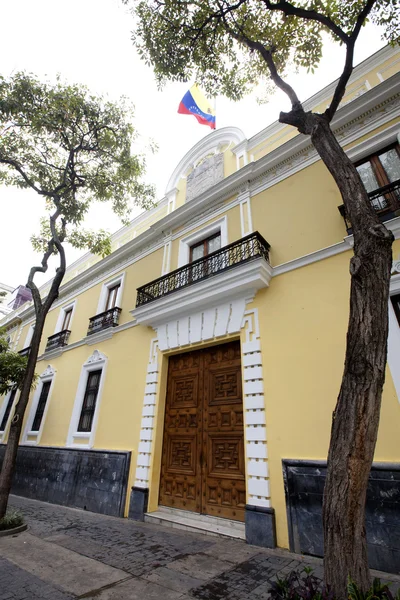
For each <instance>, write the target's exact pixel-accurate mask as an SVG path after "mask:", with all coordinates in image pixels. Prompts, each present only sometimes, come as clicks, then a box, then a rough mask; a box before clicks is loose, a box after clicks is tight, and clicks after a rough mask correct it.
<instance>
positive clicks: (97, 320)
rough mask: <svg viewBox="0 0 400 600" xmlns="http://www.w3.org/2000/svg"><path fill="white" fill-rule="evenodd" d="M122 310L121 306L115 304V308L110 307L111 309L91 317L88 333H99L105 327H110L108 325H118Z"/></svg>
mask: <svg viewBox="0 0 400 600" xmlns="http://www.w3.org/2000/svg"><path fill="white" fill-rule="evenodd" d="M121 310H122V309H121V308H118V307H117V306H115V307H114V308H110V310H106V311H105V312H102V313H100V314H98V315H95V316H94V317H90V319H89V328H88V332H87V334H88V335H91V334H92V333H97V332H98V331H102V330H103V329H108V327H116V326H117V325H118V319H119V315H120V313H121Z"/></svg>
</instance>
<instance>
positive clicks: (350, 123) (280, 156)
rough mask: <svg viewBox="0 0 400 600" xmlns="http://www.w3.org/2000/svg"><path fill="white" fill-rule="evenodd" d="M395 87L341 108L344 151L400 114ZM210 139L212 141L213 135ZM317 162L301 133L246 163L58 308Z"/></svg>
mask: <svg viewBox="0 0 400 600" xmlns="http://www.w3.org/2000/svg"><path fill="white" fill-rule="evenodd" d="M380 56H382V55H380ZM399 83H400V73H397V74H396V75H393V76H392V77H390V78H389V79H387V80H385V81H384V82H383V83H381V84H379V85H377V86H375V87H374V88H372V89H371V90H369V91H368V92H366V93H365V94H363V95H362V96H360V97H359V98H356V100H353V101H352V102H350V103H349V104H347V105H346V106H344V107H343V108H341V109H339V111H338V112H337V114H336V115H335V119H334V122H333V128H334V131H335V133H336V134H337V135H338V139H339V141H340V143H341V144H342V145H343V146H346V145H348V144H350V143H352V142H354V141H356V140H357V139H358V138H359V137H361V136H364V135H366V134H367V133H368V132H371V131H373V130H374V129H376V128H378V127H381V126H383V125H385V124H386V123H387V122H388V121H391V120H393V119H394V118H395V117H396V116H398V115H400V102H399V101H398V98H399V97H400V95H399V92H398V89H399ZM220 131H222V130H220ZM210 135H211V136H212V135H214V133H212V134H210ZM205 139H207V138H205ZM317 160H318V157H317V155H316V154H314V152H313V148H312V146H311V145H310V143H309V139H308V138H307V137H306V136H303V135H300V134H299V135H297V136H295V137H294V138H292V139H290V140H289V141H288V142H286V143H284V144H283V145H281V146H280V147H278V148H277V149H275V150H273V151H272V152H270V153H268V154H267V155H266V156H264V157H262V158H260V159H259V160H257V161H256V162H251V163H249V164H247V165H246V166H245V167H243V168H242V169H240V171H237V172H235V173H233V174H232V175H230V176H229V177H226V178H225V179H223V180H222V181H220V182H219V183H218V184H216V185H215V186H213V187H212V188H210V189H208V190H206V191H205V192H203V193H202V194H200V195H199V196H197V197H196V198H193V200H191V201H190V202H189V203H186V204H184V205H183V206H181V207H179V208H177V209H176V210H174V211H173V212H172V213H170V214H168V215H166V216H165V217H163V218H162V219H160V220H159V221H157V222H155V223H154V224H153V225H151V226H150V228H149V229H148V230H146V231H145V232H144V233H143V234H140V235H139V236H138V237H137V238H135V239H134V240H131V241H130V242H128V243H127V244H125V245H124V246H122V247H121V248H120V249H119V250H116V251H115V252H113V253H112V254H111V255H110V256H109V257H107V258H106V259H104V260H103V261H100V262H98V263H96V264H94V265H93V266H92V267H90V268H89V269H87V270H86V271H85V272H83V273H82V274H81V275H79V276H77V277H76V278H74V279H72V280H70V281H69V282H67V283H66V284H65V285H64V286H63V287H62V289H61V292H60V296H62V298H61V299H60V303H57V306H58V305H59V304H62V303H65V302H66V297H67V295H68V294H70V295H71V294H72V293H74V296H76V295H77V294H78V293H82V291H84V290H85V289H88V288H89V287H91V286H92V285H94V284H95V283H99V282H100V281H101V280H102V279H104V277H105V276H109V275H110V274H112V273H115V272H118V271H119V270H120V269H122V268H126V266H128V265H130V264H132V263H133V262H136V261H137V260H140V259H141V258H143V256H145V255H147V254H151V253H152V252H155V251H156V250H157V249H158V248H161V247H163V245H164V241H163V231H171V229H173V228H177V227H179V226H181V225H183V224H185V223H187V222H188V221H189V220H190V219H193V217H195V216H198V215H201V214H204V213H205V212H206V211H207V210H211V212H210V215H209V218H212V216H213V211H212V207H213V206H218V207H219V206H220V204H221V202H223V201H224V200H226V199H227V198H230V197H232V196H233V195H234V194H235V193H237V192H239V191H240V187H241V186H243V185H244V184H246V185H248V183H247V182H249V181H250V182H251V195H252V196H253V195H255V194H257V193H259V192H260V191H263V190H264V189H267V188H268V187H271V186H272V185H275V184H276V183H278V182H279V181H281V180H283V179H285V178H286V177H289V176H290V175H293V174H294V173H296V172H297V171H299V170H301V169H303V168H305V167H306V166H308V165H309V164H312V163H313V162H316V161H317ZM44 287H45V286H44ZM74 296H71V297H72V298H73V297H74ZM33 312H34V310H33V307H32V305H30V306H28V307H22V308H21V309H19V310H18V311H17V312H16V313H11V314H10V315H8V316H7V317H5V318H4V319H3V321H2V322H3V324H11V322H13V321H14V320H21V319H22V320H26V319H28V318H30V317H32V315H33Z"/></svg>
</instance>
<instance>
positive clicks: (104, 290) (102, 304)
mask: <svg viewBox="0 0 400 600" xmlns="http://www.w3.org/2000/svg"><path fill="white" fill-rule="evenodd" d="M124 283H125V271H124V272H123V273H120V275H118V276H117V277H113V278H112V279H109V280H108V281H105V282H104V283H103V285H102V286H101V292H100V298H99V302H98V304H97V312H96V315H99V314H101V313H102V312H104V311H105V310H106V302H107V295H108V290H109V289H110V288H112V287H114V286H115V285H118V284H119V290H118V292H117V298H116V301H115V306H116V307H119V308H121V306H122V294H123V291H124Z"/></svg>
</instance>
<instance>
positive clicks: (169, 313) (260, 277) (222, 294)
mask: <svg viewBox="0 0 400 600" xmlns="http://www.w3.org/2000/svg"><path fill="white" fill-rule="evenodd" d="M269 249H270V245H269V244H268V242H266V241H265V239H264V238H263V237H262V236H261V235H260V234H259V233H258V232H255V233H252V234H250V235H248V236H246V237H244V238H242V239H240V240H238V241H237V242H234V243H232V244H229V245H227V246H224V247H223V248H221V249H219V250H216V251H215V252H212V253H211V254H208V255H207V256H205V257H203V258H199V259H197V260H195V261H193V262H191V263H189V264H187V265H185V266H183V267H181V268H179V269H176V270H175V271H172V272H171V273H168V274H167V275H164V276H163V277H159V278H158V279H155V280H154V281H151V282H150V283H147V284H146V285H143V286H141V287H139V288H138V290H137V299H136V308H135V309H134V310H132V311H131V313H132V315H133V317H134V318H135V319H136V322H137V323H138V324H139V323H141V324H144V325H151V326H157V323H160V322H167V320H168V319H169V318H171V319H175V318H177V317H178V318H179V316H183V315H185V314H186V315H189V314H193V310H199V309H201V310H204V309H206V308H207V307H213V306H221V303H226V302H228V301H231V300H232V299H234V298H238V297H239V296H240V297H242V298H243V297H244V296H245V297H251V296H254V294H255V293H256V291H257V290H258V289H261V288H263V287H267V286H268V285H269V280H270V278H271V276H272V268H271V266H270V265H269V262H268V261H269Z"/></svg>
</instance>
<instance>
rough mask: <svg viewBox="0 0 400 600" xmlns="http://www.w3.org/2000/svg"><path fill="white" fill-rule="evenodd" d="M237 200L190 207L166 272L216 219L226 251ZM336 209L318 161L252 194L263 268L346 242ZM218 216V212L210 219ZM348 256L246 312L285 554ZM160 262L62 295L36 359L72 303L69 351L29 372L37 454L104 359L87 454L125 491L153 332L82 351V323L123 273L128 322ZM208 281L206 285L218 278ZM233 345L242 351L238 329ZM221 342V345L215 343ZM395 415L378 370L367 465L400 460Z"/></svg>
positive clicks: (316, 441)
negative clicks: (378, 400) (292, 478)
mask: <svg viewBox="0 0 400 600" xmlns="http://www.w3.org/2000/svg"><path fill="white" fill-rule="evenodd" d="M391 60H392V59H391ZM386 63H387V64H385V65H384V68H383V72H384V73H385V74H389V73H391V70H392V69H393V68H395V67H394V66H393V64H392V63H393V60H392V62H390V60H389V61H386ZM374 77H377V76H376V75H374ZM365 78H367V79H368V81H370V82H371V81H372V80H373V76H372V75H371V74H368V75H367V76H365ZM374 81H375V80H374ZM375 83H377V79H376V81H375ZM375 83H374V85H375ZM371 85H372V84H371ZM357 90H359V82H355V83H354V84H353V85H352V86H351V87H350V88H349V94H350V96H351V94H353V95H354V94H357ZM394 123H395V120H392V121H391V122H388V123H386V125H384V126H381V127H380V128H379V129H377V130H376V131H375V132H371V133H368V134H366V135H364V136H362V137H360V138H359V139H358V140H357V142H352V144H350V145H349V148H350V147H352V146H353V145H354V143H360V141H363V140H366V139H368V138H370V137H371V136H373V135H376V133H378V132H379V131H382V129H384V128H387V127H389V126H390V125H392V124H394ZM360 133H362V131H360ZM294 135H296V132H295V131H294V130H293V129H289V128H286V129H280V130H279V131H277V132H276V133H275V134H274V136H271V138H270V139H268V140H263V141H262V142H260V144H259V145H258V146H257V147H256V148H253V150H251V152H254V154H255V156H256V158H259V157H260V156H262V155H264V154H266V153H267V152H269V151H271V150H272V149H273V148H275V147H277V146H279V145H281V144H282V143H284V142H285V141H287V140H289V139H290V138H292V137H293V136H294ZM223 150H224V172H225V176H229V175H230V174H232V173H234V172H235V171H236V167H237V164H236V157H235V156H234V154H233V153H232V151H231V148H230V147H226V148H224V149H223ZM178 189H179V192H178V196H177V202H176V209H178V210H179V207H180V206H182V205H183V204H184V202H185V196H186V179H185V178H182V179H181V180H180V181H179V183H178ZM238 193H239V191H238V190H237V191H236V193H235V195H233V196H232V197H230V198H228V199H226V200H224V201H222V199H221V201H220V202H219V204H218V205H217V204H216V205H215V207H214V208H215V212H214V213H212V212H210V213H209V214H208V217H207V218H206V219H204V214H203V213H202V210H201V208H200V209H199V211H198V215H197V217H198V219H197V221H195V220H194V219H193V221H191V222H190V227H188V224H187V223H181V225H179V226H177V227H175V228H174V230H173V231H172V233H171V235H172V236H173V237H175V236H179V237H177V239H175V240H174V241H173V242H172V245H171V270H174V269H176V268H177V266H178V252H179V241H180V238H182V237H186V236H187V235H189V233H190V234H192V233H195V232H196V231H200V230H202V229H203V228H204V227H206V226H207V225H209V224H211V223H213V222H214V221H216V220H219V219H220V218H221V216H223V214H225V215H226V216H227V223H228V243H230V242H233V241H236V240H239V239H240V238H241V237H242V229H241V221H240V206H239V204H236V206H233V207H232V206H231V207H230V208H228V206H229V205H231V204H232V203H234V202H236V201H237V198H238ZM341 203H342V200H341V197H340V194H339V192H338V189H337V187H336V184H335V183H334V181H333V179H332V177H331V175H330V174H329V172H328V171H327V169H326V167H325V166H324V165H323V164H322V162H321V161H317V162H315V163H314V164H312V165H311V166H308V167H306V168H304V169H303V170H301V171H298V172H297V173H295V174H294V175H291V176H290V177H286V179H284V180H283V181H281V182H280V183H277V184H275V185H273V186H272V187H270V188H268V189H266V190H264V191H263V192H261V193H259V194H258V195H256V196H252V198H251V201H250V204H251V216H252V223H253V229H254V230H258V231H259V232H260V233H261V234H262V235H263V236H264V237H265V239H266V240H267V241H268V242H269V243H270V244H271V253H270V262H271V264H272V265H273V266H277V265H280V264H282V263H286V262H288V261H291V260H293V259H296V258H299V257H303V256H305V255H308V254H310V253H312V252H316V251H318V250H321V249H324V248H327V247H329V246H331V245H334V244H338V243H342V242H343V238H344V236H346V235H347V232H346V230H345V226H344V222H343V219H342V217H341V216H340V214H339V212H338V209H337V207H338V205H340V204H341ZM221 209H224V210H225V213H220V210H221ZM207 210H208V209H207ZM166 211H167V208H166V207H165V206H163V207H160V210H159V211H156V212H154V213H152V214H151V215H149V216H148V218H146V219H142V220H141V221H140V223H139V222H138V223H137V224H136V225H132V228H131V229H129V230H128V231H125V232H123V233H121V237H120V238H116V241H118V239H119V240H120V241H121V240H122V241H124V240H125V239H128V238H129V236H133V235H134V234H135V232H136V236H140V234H141V233H142V232H144V231H145V230H147V229H148V228H149V226H150V225H151V224H152V223H154V222H155V221H156V220H158V219H160V218H162V217H163V216H165V215H166ZM217 211H218V213H219V214H215V213H216V212H217ZM203 219H204V222H203ZM169 233H170V230H168V231H165V232H164V235H169ZM162 239H163V238H162V236H161V235H160V237H159V239H158V240H157V241H156V242H155V243H157V244H161V243H162ZM399 252H400V241H399V240H398V241H396V243H395V244H394V255H395V256H397V255H398V253H399ZM351 254H352V253H351V251H350V250H348V251H347V252H343V253H341V254H337V255H336V256H333V257H331V258H327V259H324V260H321V261H319V262H316V263H313V264H310V265H308V266H304V267H302V268H298V269H296V270H293V271H290V272H287V273H285V274H282V275H280V276H276V277H273V278H272V280H271V282H270V286H269V288H267V289H263V290H262V291H260V292H258V293H257V295H256V297H255V300H254V301H253V303H252V304H251V305H250V306H248V308H257V309H258V314H259V321H260V335H261V346H262V357H263V375H264V389H265V408H266V419H267V439H268V455H269V471H270V483H271V495H272V497H271V500H272V506H273V507H274V509H275V511H276V519H277V530H278V543H279V545H280V546H284V547H285V546H287V545H288V535H287V518H286V504H285V496H284V487H283V477H282V459H284V458H295V459H301V458H304V459H325V458H326V455H327V450H328V444H329V435H330V425H331V414H332V411H333V409H334V406H335V402H336V398H337V394H338V390H339V387H340V382H341V377H342V370H343V360H344V351H345V339H346V330H347V321H348V305H349V259H350V257H351ZM163 256H164V248H163V247H159V248H158V249H156V250H154V251H152V252H151V253H150V254H148V255H147V256H144V257H143V258H141V259H140V260H135V262H132V264H130V265H129V266H126V267H123V268H120V270H119V271H115V272H114V273H112V274H111V275H107V276H104V277H103V278H102V279H101V281H97V283H93V281H92V282H90V281H89V282H88V287H87V289H86V290H82V291H80V292H79V293H78V292H76V295H75V296H73V295H70V296H68V297H66V296H64V297H62V301H61V302H60V304H59V305H58V306H56V307H55V308H53V309H52V310H51V311H50V313H49V315H48V318H47V320H46V325H45V330H44V333H43V339H42V342H41V349H40V352H41V353H43V352H44V349H45V345H46V341H47V337H48V336H50V335H52V334H53V333H54V330H55V327H56V323H57V319H58V316H59V314H60V309H61V307H62V306H63V305H67V304H69V303H70V302H71V300H73V299H74V298H76V300H77V304H76V309H75V313H74V316H73V321H72V323H71V337H70V340H69V345H70V346H72V345H73V344H76V347H71V348H67V349H66V350H65V351H63V352H62V353H61V354H60V355H58V356H55V357H54V355H53V357H51V356H50V357H47V356H46V355H45V356H44V357H43V358H42V360H41V361H40V362H39V363H38V365H37V372H38V374H41V373H42V372H43V371H44V370H45V368H46V367H47V365H48V364H49V363H50V364H51V365H52V366H53V367H54V368H55V369H56V378H55V384H54V388H53V391H52V396H51V399H50V403H49V408H48V412H47V415H46V419H45V423H44V429H43V435H42V438H41V442H40V443H41V445H45V446H65V444H66V442H67V435H68V429H69V425H70V420H71V416H72V410H73V406H74V401H75V397H76V393H77V387H78V381H79V378H80V374H81V369H82V365H83V364H84V363H85V362H86V360H87V359H88V357H89V356H90V355H91V354H92V353H93V351H94V350H95V349H99V350H100V351H101V352H102V353H104V354H105V355H106V356H107V357H108V365H107V372H106V377H105V384H104V389H103V393H102V398H101V401H100V405H99V419H98V424H97V429H96V433H95V437H94V447H95V448H97V449H109V450H128V451H131V452H132V461H131V469H130V476H129V485H131V484H132V483H133V480H134V473H135V467H136V455H137V447H138V444H139V437H140V436H139V431H140V427H141V413H142V407H143V395H144V390H145V381H146V372H147V362H148V356H149V350H150V341H151V340H152V339H153V338H154V337H155V336H156V333H155V332H154V330H152V329H151V328H149V327H145V326H136V325H135V326H132V327H129V328H127V329H125V330H122V331H117V332H116V333H115V335H113V336H112V337H111V338H110V339H106V340H103V341H99V342H98V343H97V342H95V343H94V344H93V345H88V344H87V343H86V342H85V341H84V340H85V338H86V335H87V328H88V324H89V319H90V317H93V316H94V315H95V314H96V312H97V306H98V302H99V297H100V293H101V289H102V286H103V284H104V283H106V282H107V281H109V280H111V279H114V278H115V277H117V276H118V275H119V274H120V273H122V272H125V281H124V289H123V295H122V302H121V308H122V313H121V315H120V321H119V323H120V324H129V323H131V322H132V316H131V313H130V311H131V310H132V309H133V308H134V307H135V303H136V289H137V288H138V287H139V286H142V285H144V284H146V283H148V282H150V281H152V280H153V279H156V278H158V277H160V275H161V271H162V261H163ZM96 260H97V259H96V258H95V257H88V262H95V261H96ZM132 260H133V257H132ZM86 267H87V263H85V264H83V265H80V266H79V265H78V267H77V268H79V269H85V268H86ZM215 281H216V282H217V278H216V279H215ZM228 299H229V298H228ZM28 328H29V322H24V323H23V324H22V330H21V334H20V335H19V333H18V332H19V329H16V330H15V332H14V334H15V336H16V337H15V339H16V338H17V336H18V335H19V342H18V350H20V349H22V348H23V347H24V345H25V338H26V334H27V331H28ZM241 336H242V342H243V331H242V333H241ZM224 339H227V338H222V339H220V340H218V341H219V342H221V341H224ZM160 365H161V367H160V368H161V375H160V380H159V383H158V389H159V399H160V401H159V403H158V405H157V416H156V429H155V438H154V439H155V444H154V452H153V455H152V460H153V469H152V472H151V477H152V487H151V490H150V507H151V508H152V509H154V508H156V506H157V501H158V478H159V464H160V456H161V451H162V450H161V444H162V433H163V416H164V413H163V411H164V398H165V386H166V373H167V366H168V361H167V357H166V354H164V355H161V353H160ZM29 408H30V407H29ZM29 408H28V413H29ZM28 413H27V414H28ZM399 417H400V403H399V401H398V399H397V395H396V392H395V389H394V386H393V381H392V378H391V375H390V372H389V370H388V373H387V379H386V384H385V389H384V396H383V404H382V415H381V424H380V431H379V438H378V443H377V448H376V460H379V461H394V462H399V461H400V450H399V448H398V441H397V440H398V434H397V432H398V427H399ZM128 497H129V494H128Z"/></svg>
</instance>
